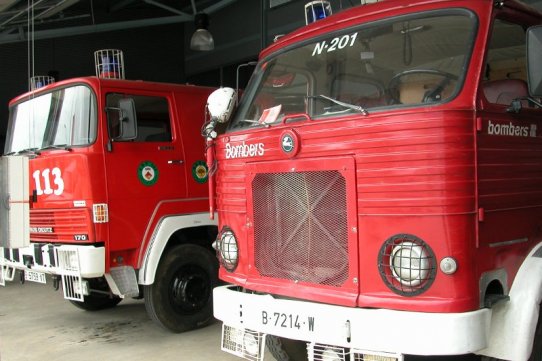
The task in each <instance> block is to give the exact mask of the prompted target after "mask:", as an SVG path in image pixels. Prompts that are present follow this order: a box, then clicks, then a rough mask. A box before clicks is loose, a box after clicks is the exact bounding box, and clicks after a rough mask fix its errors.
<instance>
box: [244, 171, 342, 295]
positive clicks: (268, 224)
mask: <svg viewBox="0 0 542 361" xmlns="http://www.w3.org/2000/svg"><path fill="white" fill-rule="evenodd" d="M252 198H253V206H254V208H253V209H254V248H255V260H256V261H255V262H256V264H255V265H256V268H257V270H258V272H259V273H260V275H262V276H266V277H273V278H283V279H288V280H293V281H303V282H308V283H315V284H321V285H328V286H336V287H339V286H341V285H342V284H343V283H344V282H345V281H346V280H347V278H348V273H349V270H348V224H347V209H346V202H347V200H346V180H345V178H344V177H343V176H342V174H341V173H340V172H339V171H336V170H329V171H308V172H295V173H260V174H256V175H255V177H254V179H253V182H252Z"/></svg>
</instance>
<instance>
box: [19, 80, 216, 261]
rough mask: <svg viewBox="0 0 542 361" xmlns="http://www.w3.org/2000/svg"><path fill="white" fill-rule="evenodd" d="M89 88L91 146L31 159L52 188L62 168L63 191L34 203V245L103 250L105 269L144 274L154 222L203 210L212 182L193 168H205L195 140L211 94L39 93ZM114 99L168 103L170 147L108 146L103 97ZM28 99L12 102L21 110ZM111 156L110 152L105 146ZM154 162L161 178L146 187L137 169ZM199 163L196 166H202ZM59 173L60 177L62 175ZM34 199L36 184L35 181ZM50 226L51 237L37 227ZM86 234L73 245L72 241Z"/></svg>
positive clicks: (150, 89) (124, 87)
mask: <svg viewBox="0 0 542 361" xmlns="http://www.w3.org/2000/svg"><path fill="white" fill-rule="evenodd" d="M73 84H84V85H86V86H88V87H90V88H91V89H92V91H93V92H94V94H95V96H96V101H97V109H98V112H97V116H98V131H97V137H96V141H95V142H94V143H93V144H91V145H90V146H84V147H73V148H72V149H70V150H69V151H67V150H45V151H43V152H41V153H40V154H39V155H38V156H36V157H34V158H33V159H31V161H30V174H31V175H32V174H34V173H35V172H38V173H37V174H38V176H39V177H40V178H39V179H40V181H41V182H44V181H45V178H44V170H47V169H48V170H49V171H46V172H47V173H45V175H49V176H48V178H50V179H48V181H49V182H50V184H51V188H52V189H53V190H56V189H58V185H57V184H56V183H55V180H57V179H58V176H56V178H55V175H54V174H53V173H52V170H53V169H54V168H58V169H59V170H60V172H61V178H62V183H63V185H62V192H61V193H60V194H56V193H59V192H53V193H52V194H43V195H38V196H37V201H35V202H32V203H31V228H32V230H33V231H32V232H31V241H33V242H40V243H47V242H51V243H64V244H70V243H71V244H85V243H88V244H93V243H98V244H104V245H105V246H106V250H107V252H106V258H107V259H106V269H109V267H110V266H117V265H129V266H132V267H134V268H136V269H137V268H139V266H140V264H141V257H142V254H143V253H144V252H145V249H146V246H147V243H148V241H149V240H150V237H151V236H152V232H153V230H154V228H155V227H156V225H157V223H158V222H159V221H160V219H162V218H163V217H165V216H168V215H176V214H190V213H197V212H205V211H207V209H208V200H207V194H208V189H207V184H205V183H204V182H199V181H197V180H196V177H195V173H194V172H195V170H194V169H193V168H194V167H195V165H196V163H197V162H203V161H204V159H205V155H204V142H203V140H202V139H201V138H200V137H198V136H195V135H197V134H199V129H200V127H201V124H202V123H203V118H204V110H205V102H206V99H207V96H208V94H209V93H210V91H211V90H212V89H211V88H202V87H195V86H185V85H173V84H163V83H150V82H141V81H124V80H104V79H98V78H94V77H92V78H76V79H71V80H67V81H63V82H59V83H56V84H53V85H49V86H47V87H45V88H42V89H40V90H38V91H36V92H35V94H40V93H42V92H47V91H50V90H52V89H56V88H59V87H67V86H70V85H73ZM109 93H126V94H130V95H149V96H159V97H164V98H166V99H167V102H168V106H169V114H170V120H171V134H172V138H173V139H172V140H171V141H154V142H114V141H113V142H111V145H108V142H109V135H108V126H107V112H106V110H105V107H106V96H107V94H109ZM30 96H32V95H31V94H25V95H22V96H20V97H18V98H16V99H14V100H13V101H12V102H11V103H10V106H13V105H15V104H18V103H19V102H21V101H24V100H25V99H28V97H30ZM109 146H110V147H111V150H108V147H109ZM144 162H151V163H152V164H154V165H155V167H156V169H157V177H158V179H157V180H156V182H155V183H154V184H151V185H145V184H144V183H143V182H142V181H141V180H140V177H139V167H140V166H141V164H142V163H144ZM198 164H199V163H198ZM57 174H58V173H57ZM30 185H31V189H30V191H31V193H32V191H34V190H35V189H36V179H35V178H32V177H31V179H30ZM94 204H108V210H109V222H108V223H94V222H93V217H92V206H93V205H94ZM40 227H41V228H43V227H52V228H53V232H52V233H43V232H38V231H37V229H38V228H40ZM76 234H79V235H82V234H84V235H88V238H87V239H86V240H82V241H81V240H75V239H74V235H76Z"/></svg>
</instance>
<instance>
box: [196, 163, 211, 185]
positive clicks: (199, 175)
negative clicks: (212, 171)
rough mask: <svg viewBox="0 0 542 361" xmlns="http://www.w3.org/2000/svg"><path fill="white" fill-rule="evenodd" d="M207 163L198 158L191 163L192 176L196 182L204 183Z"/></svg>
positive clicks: (206, 174) (207, 173)
mask: <svg viewBox="0 0 542 361" xmlns="http://www.w3.org/2000/svg"><path fill="white" fill-rule="evenodd" d="M208 175H209V172H208V171H207V164H205V162H204V161H202V160H198V161H196V162H195V163H194V164H193V165H192V177H193V178H194V180H195V181H196V182H198V183H205V181H207V176H208Z"/></svg>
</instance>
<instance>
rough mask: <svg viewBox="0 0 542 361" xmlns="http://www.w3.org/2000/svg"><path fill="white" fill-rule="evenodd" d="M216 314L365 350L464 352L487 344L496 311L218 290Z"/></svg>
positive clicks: (233, 322) (230, 321) (235, 322)
mask: <svg viewBox="0 0 542 361" xmlns="http://www.w3.org/2000/svg"><path fill="white" fill-rule="evenodd" d="M214 300H215V302H214V316H215V317H216V318H217V319H219V320H221V321H222V322H224V323H225V324H226V325H230V326H232V327H236V328H241V329H250V330H253V331H257V332H262V333H265V334H270V335H275V336H280V337H286V338H290V339H295V340H302V341H306V342H315V343H321V344H326V345H335V346H342V347H347V348H355V349H362V350H371V351H381V352H392V353H403V354H415V355H459V354H466V353H471V352H475V351H478V350H481V349H483V348H485V347H486V346H487V336H488V332H489V325H490V319H491V311H490V310H489V309H482V310H478V311H473V312H465V313H423V312H405V311H394V310H385V309H364V308H349V307H341V306H333V305H326V304H319V303H313V302H303V301H296V300H285V299H275V298H273V297H272V296H270V295H256V294H250V293H242V292H238V291H236V290H235V287H233V286H221V287H217V288H215V290H214Z"/></svg>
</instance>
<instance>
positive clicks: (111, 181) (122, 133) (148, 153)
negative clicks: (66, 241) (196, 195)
mask: <svg viewBox="0 0 542 361" xmlns="http://www.w3.org/2000/svg"><path fill="white" fill-rule="evenodd" d="M172 103H173V97H172V96H171V94H169V93H166V94H163V95H157V94H155V93H154V94H142V93H137V94H134V93H130V92H123V91H119V92H113V91H112V92H109V93H107V94H106V95H105V104H106V113H107V119H108V135H109V142H108V147H107V148H108V149H107V151H106V155H105V163H106V178H107V179H106V183H107V188H108V198H109V199H108V204H109V228H110V237H109V239H110V245H109V246H110V250H111V251H115V250H121V249H122V250H125V249H137V248H138V247H139V246H140V244H141V242H143V241H144V239H148V238H149V237H150V234H148V233H149V232H152V229H151V227H149V225H150V224H151V222H156V221H158V219H159V218H160V216H161V215H160V213H159V209H160V206H161V205H164V204H166V203H168V204H171V203H172V202H173V203H175V202H180V199H182V198H184V197H186V169H185V162H184V151H183V147H182V141H181V137H180V136H177V135H176V134H174V130H175V129H177V128H176V127H174V126H173V122H175V115H174V114H175V113H174V112H173V109H175V107H174V104H172Z"/></svg>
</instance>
